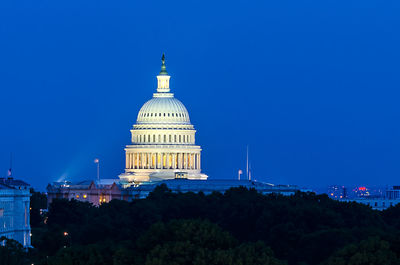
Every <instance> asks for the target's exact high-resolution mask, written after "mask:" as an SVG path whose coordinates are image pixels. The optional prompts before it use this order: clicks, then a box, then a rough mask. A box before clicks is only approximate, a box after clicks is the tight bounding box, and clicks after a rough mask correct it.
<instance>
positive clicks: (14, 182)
mask: <svg viewBox="0 0 400 265" xmlns="http://www.w3.org/2000/svg"><path fill="white" fill-rule="evenodd" d="M0 185H1V186H0V188H2V189H4V188H8V189H10V188H12V189H16V188H17V187H28V186H30V185H29V184H28V183H26V182H25V181H22V180H19V179H14V178H11V177H9V178H0Z"/></svg>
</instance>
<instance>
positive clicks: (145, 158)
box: [126, 152, 200, 170]
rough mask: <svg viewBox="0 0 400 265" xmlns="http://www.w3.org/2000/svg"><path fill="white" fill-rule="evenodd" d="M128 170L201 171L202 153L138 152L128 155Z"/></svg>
mask: <svg viewBox="0 0 400 265" xmlns="http://www.w3.org/2000/svg"><path fill="white" fill-rule="evenodd" d="M126 168H127V169H188V170H197V169H200V153H187V152H171V153H170V152H138V153H127V154H126Z"/></svg>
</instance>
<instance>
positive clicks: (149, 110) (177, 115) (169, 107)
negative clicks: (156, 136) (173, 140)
mask: <svg viewBox="0 0 400 265" xmlns="http://www.w3.org/2000/svg"><path fill="white" fill-rule="evenodd" d="M136 123H137V124H144V123H180V124H190V119H189V113H188V111H187V110H186V108H185V106H184V105H183V103H182V102H181V101H179V100H178V99H176V98H174V97H172V96H170V97H160V96H156V97H154V98H152V99H150V100H149V101H147V102H146V103H145V104H144V105H143V107H142V108H141V109H140V111H139V114H138V116H137V121H136Z"/></svg>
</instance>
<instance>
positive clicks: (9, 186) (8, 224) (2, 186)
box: [0, 177, 31, 247]
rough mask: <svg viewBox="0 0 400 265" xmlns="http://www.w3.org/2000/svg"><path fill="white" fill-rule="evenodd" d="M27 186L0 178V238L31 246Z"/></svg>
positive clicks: (20, 182)
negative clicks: (3, 237)
mask: <svg viewBox="0 0 400 265" xmlns="http://www.w3.org/2000/svg"><path fill="white" fill-rule="evenodd" d="M30 196H31V195H30V190H29V184H27V183H25V182H23V181H21V180H16V179H13V178H11V177H10V178H0V237H2V236H5V237H7V238H10V239H14V240H16V241H18V242H19V243H21V244H22V245H23V246H24V247H30V246H31V227H30V219H29V215H30V211H29V207H30Z"/></svg>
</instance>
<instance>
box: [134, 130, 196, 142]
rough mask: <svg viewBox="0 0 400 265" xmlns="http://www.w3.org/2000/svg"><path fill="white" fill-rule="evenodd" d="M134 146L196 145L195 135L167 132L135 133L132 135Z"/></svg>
mask: <svg viewBox="0 0 400 265" xmlns="http://www.w3.org/2000/svg"><path fill="white" fill-rule="evenodd" d="M132 143H133V144H149V143H151V144H194V143H195V136H194V132H193V133H190V134H188V133H186V132H181V131H172V132H171V131H167V132H166V133H160V132H154V133H152V132H147V133H143V132H140V131H139V132H134V133H133V134H132Z"/></svg>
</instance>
